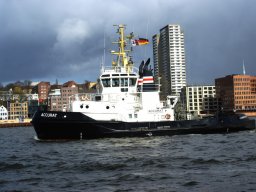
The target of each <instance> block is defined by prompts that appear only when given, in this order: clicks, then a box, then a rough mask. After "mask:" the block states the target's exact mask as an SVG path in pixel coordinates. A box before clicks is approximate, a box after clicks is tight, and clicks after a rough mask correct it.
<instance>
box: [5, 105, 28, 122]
mask: <svg viewBox="0 0 256 192" xmlns="http://www.w3.org/2000/svg"><path fill="white" fill-rule="evenodd" d="M7 108H8V111H9V119H19V120H22V119H25V118H28V102H27V101H24V102H19V101H14V102H9V103H8V107H7Z"/></svg>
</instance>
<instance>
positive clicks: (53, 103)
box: [48, 81, 78, 111]
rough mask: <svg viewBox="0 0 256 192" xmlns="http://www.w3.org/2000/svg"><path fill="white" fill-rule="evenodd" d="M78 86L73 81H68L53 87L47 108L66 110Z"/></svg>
mask: <svg viewBox="0 0 256 192" xmlns="http://www.w3.org/2000/svg"><path fill="white" fill-rule="evenodd" d="M77 93H78V86H77V84H76V83H75V82H74V81H68V82H66V83H64V84H63V85H62V87H61V88H60V89H54V90H52V92H51V93H50V94H49V103H48V105H49V109H50V110H51V111H66V110H69V108H70V105H69V104H70V102H71V101H73V100H74V99H75V97H74V95H75V94H77Z"/></svg>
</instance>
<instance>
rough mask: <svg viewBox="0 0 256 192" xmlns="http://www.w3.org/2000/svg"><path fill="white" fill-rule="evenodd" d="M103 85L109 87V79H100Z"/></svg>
mask: <svg viewBox="0 0 256 192" xmlns="http://www.w3.org/2000/svg"><path fill="white" fill-rule="evenodd" d="M102 85H103V87H110V79H102Z"/></svg>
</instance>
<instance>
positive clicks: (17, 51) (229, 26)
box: [0, 0, 256, 84]
mask: <svg viewBox="0 0 256 192" xmlns="http://www.w3.org/2000/svg"><path fill="white" fill-rule="evenodd" d="M255 10H256V0H129V1H121V0H0V29H1V30H0V83H4V84H5V83H7V82H14V81H17V80H32V81H51V82H55V80H56V79H58V80H59V82H60V83H64V82H66V81H68V80H75V81H76V82H78V83H82V82H84V80H90V81H95V80H96V79H97V77H98V75H99V68H100V63H101V59H102V56H103V53H104V33H105V37H106V38H105V39H106V52H108V50H110V49H111V48H112V47H111V41H113V40H114V39H115V37H116V36H115V35H116V33H115V32H116V29H115V28H113V24H121V23H122V24H126V25H127V32H132V31H133V32H134V33H135V34H137V35H139V36H140V37H147V38H149V40H150V42H151V44H150V45H148V46H146V47H136V48H135V51H137V53H136V54H135V61H136V62H138V63H137V64H136V66H137V67H138V66H139V63H140V61H141V60H142V59H147V58H148V57H151V59H152V60H153V58H152V35H154V34H156V33H159V30H160V28H162V27H164V26H165V25H167V24H179V25H181V27H182V29H183V31H184V33H185V52H186V65H187V80H188V83H189V84H213V83H214V79H215V78H218V77H222V76H226V75H229V74H239V73H242V64H243V60H244V63H245V67H246V73H247V74H250V75H256V62H255V61H256V20H255V18H256V11H255ZM110 64H111V60H110V58H109V57H107V60H106V65H110Z"/></svg>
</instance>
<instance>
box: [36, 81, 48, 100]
mask: <svg viewBox="0 0 256 192" xmlns="http://www.w3.org/2000/svg"><path fill="white" fill-rule="evenodd" d="M37 87H38V97H39V102H40V103H42V102H44V101H45V100H47V98H48V93H49V91H50V88H51V85H50V82H43V81H42V82H40V83H38V85H37Z"/></svg>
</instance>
